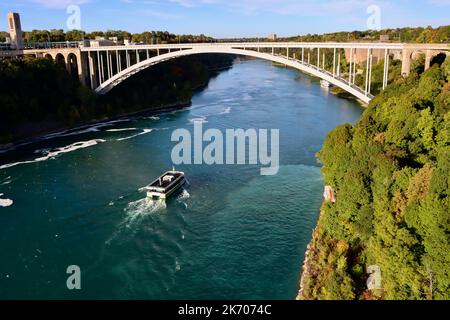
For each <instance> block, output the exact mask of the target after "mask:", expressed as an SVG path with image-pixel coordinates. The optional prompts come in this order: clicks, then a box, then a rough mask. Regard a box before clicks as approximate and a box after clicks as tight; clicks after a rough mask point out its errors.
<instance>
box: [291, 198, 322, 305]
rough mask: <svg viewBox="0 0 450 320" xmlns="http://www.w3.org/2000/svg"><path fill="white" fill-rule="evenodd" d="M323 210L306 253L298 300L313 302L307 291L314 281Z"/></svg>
mask: <svg viewBox="0 0 450 320" xmlns="http://www.w3.org/2000/svg"><path fill="white" fill-rule="evenodd" d="M324 205H325V202H323V204H322V207H323V206H324ZM323 214H324V212H323V210H322V208H321V209H320V214H319V219H318V221H317V225H316V227H315V228H314V230H313V232H312V237H311V241H310V242H309V243H308V246H307V247H306V251H305V258H304V260H303V266H302V273H301V277H300V288H299V291H298V295H297V298H296V300H311V299H313V297H312V296H311V295H310V294H309V293H306V292H305V290H307V288H308V287H307V286H308V282H309V281H311V280H312V278H313V277H314V274H315V273H314V268H313V265H314V256H315V255H316V254H317V253H318V251H317V248H316V241H317V240H318V237H319V232H318V228H319V226H320V225H321V220H322V219H323Z"/></svg>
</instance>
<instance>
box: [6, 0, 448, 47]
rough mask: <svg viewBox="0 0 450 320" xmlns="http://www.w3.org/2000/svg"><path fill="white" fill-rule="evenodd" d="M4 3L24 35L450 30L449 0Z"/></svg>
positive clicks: (18, 0)
mask: <svg viewBox="0 0 450 320" xmlns="http://www.w3.org/2000/svg"><path fill="white" fill-rule="evenodd" d="M0 1H1V2H0V30H7V20H6V15H7V13H8V12H10V11H14V12H18V13H20V15H21V20H22V28H23V29H24V30H26V31H27V30H32V29H64V30H68V29H71V28H73V26H74V23H73V21H78V22H79V25H80V27H81V29H82V30H85V31H95V30H102V31H106V30H127V31H129V32H132V33H138V32H143V31H149V30H163V31H166V30H167V31H169V32H172V33H176V34H201V33H203V34H205V35H208V36H213V37H217V38H230V37H266V36H268V35H269V34H272V33H276V34H277V35H279V36H294V35H303V34H308V33H319V34H321V33H327V32H335V31H353V30H367V29H368V28H369V27H370V26H373V25H374V24H373V23H374V21H375V22H376V24H375V25H376V26H378V27H380V28H383V29H384V28H394V27H404V26H429V25H431V26H433V27H436V26H440V25H450V15H449V14H448V13H449V12H450V0H413V1H412V0H390V1H388V0H380V1H374V0H316V1H313V0H0ZM73 5H76V6H78V7H79V12H80V15H79V17H80V19H78V20H73V17H74V16H73V15H72V14H73V13H74V12H77V11H73V7H70V6H73ZM68 8H69V9H70V10H69V11H70V13H67V11H68ZM76 8H77V7H75V9H76ZM76 17H78V16H76ZM374 19H375V20H374ZM68 21H69V23H68ZM75 25H78V24H75Z"/></svg>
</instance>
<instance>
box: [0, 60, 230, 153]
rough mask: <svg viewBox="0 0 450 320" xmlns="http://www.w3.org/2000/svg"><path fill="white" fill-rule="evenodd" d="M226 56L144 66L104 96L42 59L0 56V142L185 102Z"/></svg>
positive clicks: (221, 65) (226, 64)
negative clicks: (142, 69)
mask: <svg viewBox="0 0 450 320" xmlns="http://www.w3.org/2000/svg"><path fill="white" fill-rule="evenodd" d="M233 59H234V57H233V56H229V55H206V54H205V55H197V56H190V57H184V58H180V59H175V60H171V61H168V62H165V63H161V64H158V65H155V66H153V67H152V68H148V69H146V70H144V71H142V72H140V73H138V74H136V75H134V76H133V77H131V78H130V79H128V80H127V81H125V82H123V83H121V84H120V85H119V86H117V87H116V88H115V89H114V90H112V91H111V92H110V93H108V94H107V95H105V96H98V95H96V94H95V93H94V91H92V90H91V89H89V88H87V87H85V86H83V85H82V84H81V83H80V82H79V80H78V79H77V78H73V77H72V76H71V75H70V74H69V73H68V72H67V71H66V69H65V68H64V67H61V66H59V65H57V64H55V63H53V61H51V60H49V59H45V58H38V59H36V58H24V59H11V60H0V108H1V109H0V110H1V114H2V116H1V117H0V144H7V143H11V142H17V141H19V140H23V139H28V138H32V137H35V136H39V135H42V134H45V133H48V132H52V131H55V130H60V129H63V128H68V127H73V126H76V125H80V124H84V123H87V122H92V121H101V120H106V119H110V118H113V117H118V116H121V115H124V114H129V113H133V112H139V111H143V110H149V111H151V110H158V109H161V108H165V107H168V106H171V107H172V106H175V105H180V106H181V105H187V104H189V103H190V100H191V97H192V95H193V93H194V92H195V90H197V89H199V88H200V87H201V86H204V85H206V84H207V83H208V81H209V79H210V78H211V77H214V76H215V75H216V74H217V70H218V69H221V68H227V67H230V66H231V64H232V61H233Z"/></svg>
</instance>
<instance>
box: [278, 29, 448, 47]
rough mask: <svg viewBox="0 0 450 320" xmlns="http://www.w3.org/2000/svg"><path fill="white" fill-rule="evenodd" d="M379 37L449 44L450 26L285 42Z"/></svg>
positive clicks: (341, 40)
mask: <svg viewBox="0 0 450 320" xmlns="http://www.w3.org/2000/svg"><path fill="white" fill-rule="evenodd" d="M381 35H387V36H389V39H390V40H393V41H398V42H414V43H448V42H450V26H442V27H438V28H432V27H427V28H422V27H418V28H396V29H384V30H379V31H375V30H367V31H353V32H335V33H327V34H323V35H318V34H307V35H304V36H297V37H292V38H287V39H280V40H281V41H285V40H295V41H304V42H330V41H336V42H349V41H361V40H372V41H373V40H379V39H380V36H381Z"/></svg>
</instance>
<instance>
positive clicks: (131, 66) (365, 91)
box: [22, 42, 450, 103]
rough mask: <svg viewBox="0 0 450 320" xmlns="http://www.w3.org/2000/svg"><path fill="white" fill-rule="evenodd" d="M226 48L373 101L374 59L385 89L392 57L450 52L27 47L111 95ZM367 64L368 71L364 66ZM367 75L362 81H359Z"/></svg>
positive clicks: (262, 46)
mask: <svg viewBox="0 0 450 320" xmlns="http://www.w3.org/2000/svg"><path fill="white" fill-rule="evenodd" d="M205 53H209V54H211V53H222V54H233V55H243V56H250V57H254V58H259V59H264V60H268V61H272V62H275V63H279V64H282V65H286V66H289V67H292V68H295V69H297V70H300V71H302V72H305V73H308V74H310V75H312V76H315V77H317V78H320V79H322V80H325V81H327V82H329V83H330V84H332V85H334V86H337V87H339V88H341V89H343V90H345V91H346V92H348V93H350V94H352V95H353V96H355V97H356V98H358V99H359V100H361V101H363V102H365V103H369V102H370V101H371V100H372V99H373V97H374V96H373V94H372V90H373V83H372V80H373V76H372V70H373V65H374V63H379V62H381V61H384V67H383V80H382V88H383V89H384V88H385V87H386V86H387V84H388V81H389V72H390V70H389V67H390V61H391V60H392V59H396V60H401V61H402V74H403V75H404V76H407V75H408V74H409V72H410V68H411V62H412V60H413V59H414V58H415V57H416V56H417V55H418V54H422V53H423V54H425V56H426V68H428V67H429V66H430V64H431V61H432V59H433V57H434V56H436V55H438V54H440V53H444V54H446V55H450V45H448V44H424V45H421V44H402V43H373V42H355V43H329V42H324V43H305V42H250V43H198V44H166V45H131V46H108V47H88V46H78V47H76V48H73V47H67V48H49V49H38V50H23V53H22V54H24V55H30V54H31V55H36V56H41V57H48V58H51V59H53V60H54V61H55V62H57V63H60V64H64V65H65V66H66V68H67V70H68V71H70V72H72V74H74V73H77V75H78V77H79V78H80V81H81V82H82V83H83V84H85V85H87V86H90V87H91V88H92V89H93V90H95V91H96V92H97V93H98V94H106V93H107V92H109V91H110V90H112V89H113V88H114V87H115V86H117V85H118V84H120V83H121V82H123V81H125V80H126V79H127V78H129V77H131V76H132V75H134V74H136V73H138V72H140V71H142V70H144V69H146V68H148V67H151V66H153V65H156V64H158V63H161V62H164V61H167V60H171V59H176V58H179V57H183V56H189V55H196V54H205ZM361 65H363V66H364V67H365V68H364V69H365V70H364V71H363V70H362V69H361V67H360V66H361ZM357 76H359V77H362V79H363V85H362V86H358V85H356V83H355V80H356V78H357Z"/></svg>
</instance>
